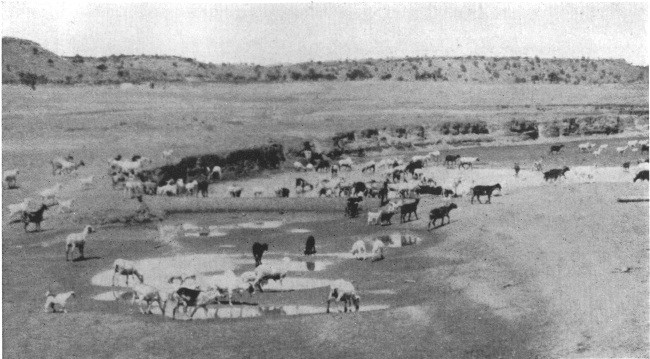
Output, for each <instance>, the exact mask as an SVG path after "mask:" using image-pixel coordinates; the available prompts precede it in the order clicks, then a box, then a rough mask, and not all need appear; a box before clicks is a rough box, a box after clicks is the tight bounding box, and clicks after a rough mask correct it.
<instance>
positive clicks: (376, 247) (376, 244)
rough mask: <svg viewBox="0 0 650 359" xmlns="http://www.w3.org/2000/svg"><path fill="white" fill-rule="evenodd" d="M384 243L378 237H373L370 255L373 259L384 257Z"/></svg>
mask: <svg viewBox="0 0 650 359" xmlns="http://www.w3.org/2000/svg"><path fill="white" fill-rule="evenodd" d="M385 247H386V245H385V244H384V242H382V241H381V239H379V238H375V240H374V241H373V242H372V255H373V256H374V257H375V259H384V248H385Z"/></svg>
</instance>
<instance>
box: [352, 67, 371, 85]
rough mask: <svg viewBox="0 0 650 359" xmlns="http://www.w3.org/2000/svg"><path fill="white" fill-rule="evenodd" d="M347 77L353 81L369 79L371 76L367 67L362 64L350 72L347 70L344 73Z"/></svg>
mask: <svg viewBox="0 0 650 359" xmlns="http://www.w3.org/2000/svg"><path fill="white" fill-rule="evenodd" d="M346 76H347V78H348V79H350V80H352V81H355V80H365V79H370V78H372V74H371V73H370V71H369V70H368V68H367V67H365V66H362V67H361V68H356V69H354V70H352V71H351V72H348V73H347V74H346Z"/></svg>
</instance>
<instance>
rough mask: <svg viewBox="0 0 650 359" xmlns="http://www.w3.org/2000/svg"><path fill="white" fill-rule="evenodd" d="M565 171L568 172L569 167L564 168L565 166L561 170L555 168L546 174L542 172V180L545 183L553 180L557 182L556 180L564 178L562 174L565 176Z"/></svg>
mask: <svg viewBox="0 0 650 359" xmlns="http://www.w3.org/2000/svg"><path fill="white" fill-rule="evenodd" d="M567 171H569V167H566V166H565V167H564V168H562V169H557V168H555V169H552V170H549V171H546V172H544V180H545V181H548V180H550V179H554V180H556V181H557V179H558V178H559V177H560V176H562V177H564V178H566V176H565V175H564V174H565V173H566V172H567Z"/></svg>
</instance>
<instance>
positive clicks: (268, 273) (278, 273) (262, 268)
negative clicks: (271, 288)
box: [253, 264, 287, 292]
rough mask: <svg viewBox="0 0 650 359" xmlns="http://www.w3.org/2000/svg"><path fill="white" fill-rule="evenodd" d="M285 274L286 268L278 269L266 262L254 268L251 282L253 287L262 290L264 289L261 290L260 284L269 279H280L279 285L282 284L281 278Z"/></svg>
mask: <svg viewBox="0 0 650 359" xmlns="http://www.w3.org/2000/svg"><path fill="white" fill-rule="evenodd" d="M286 276H287V271H286V270H280V269H277V268H275V267H272V266H270V265H268V264H260V265H259V266H257V268H255V281H254V282H253V287H254V288H258V289H259V290H260V292H264V290H262V285H263V284H266V283H267V282H268V281H269V279H273V281H280V285H282V279H284V277H286Z"/></svg>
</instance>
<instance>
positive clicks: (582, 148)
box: [578, 142, 595, 152]
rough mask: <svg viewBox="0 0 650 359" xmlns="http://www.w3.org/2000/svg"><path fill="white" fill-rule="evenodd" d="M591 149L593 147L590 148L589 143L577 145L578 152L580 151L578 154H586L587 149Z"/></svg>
mask: <svg viewBox="0 0 650 359" xmlns="http://www.w3.org/2000/svg"><path fill="white" fill-rule="evenodd" d="M594 146H595V145H594ZM592 147H593V146H592V145H591V144H590V143H589V142H587V143H581V144H579V145H578V150H580V152H587V151H589V149H590V148H592Z"/></svg>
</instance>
